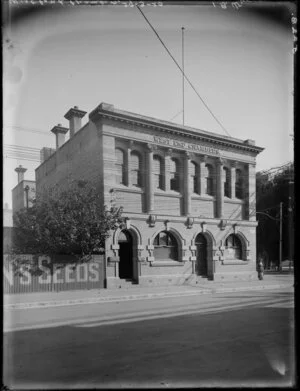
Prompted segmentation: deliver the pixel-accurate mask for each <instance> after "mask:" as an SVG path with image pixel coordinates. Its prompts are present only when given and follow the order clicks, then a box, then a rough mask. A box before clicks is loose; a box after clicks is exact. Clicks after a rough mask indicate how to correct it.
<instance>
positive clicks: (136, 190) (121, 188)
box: [113, 185, 144, 193]
mask: <svg viewBox="0 0 300 391" xmlns="http://www.w3.org/2000/svg"><path fill="white" fill-rule="evenodd" d="M113 190H114V191H124V192H126V193H144V190H143V189H141V188H139V187H134V186H130V187H128V186H121V185H119V186H118V187H115V188H114V189H113Z"/></svg>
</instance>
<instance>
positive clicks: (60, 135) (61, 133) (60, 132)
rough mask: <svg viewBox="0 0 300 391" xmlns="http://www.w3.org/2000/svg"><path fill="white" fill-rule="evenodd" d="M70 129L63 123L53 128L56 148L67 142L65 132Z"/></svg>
mask: <svg viewBox="0 0 300 391" xmlns="http://www.w3.org/2000/svg"><path fill="white" fill-rule="evenodd" d="M68 130H69V129H68V128H64V127H63V126H62V125H61V124H58V125H56V126H54V128H52V129H51V132H52V133H54V134H55V136H56V149H58V148H60V147H61V146H62V145H63V143H64V142H65V134H66V133H67V131H68Z"/></svg>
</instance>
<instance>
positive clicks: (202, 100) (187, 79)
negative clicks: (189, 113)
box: [136, 6, 230, 136]
mask: <svg viewBox="0 0 300 391" xmlns="http://www.w3.org/2000/svg"><path fill="white" fill-rule="evenodd" d="M136 8H137V9H138V10H139V11H140V13H141V14H142V16H143V17H144V19H145V20H146V22H147V23H148V24H149V26H150V27H151V29H152V30H153V32H154V34H155V35H156V36H157V38H158V39H159V41H160V42H161V44H162V45H163V47H164V48H165V49H166V51H167V52H168V54H169V56H170V57H171V58H172V60H173V61H174V63H175V64H176V66H177V68H178V69H179V70H180V72H181V73H182V75H183V76H184V78H185V80H186V81H187V82H188V83H189V85H190V86H191V87H192V89H193V90H194V92H195V93H196V94H197V96H198V98H199V99H200V100H201V102H202V103H203V104H204V106H205V107H206V109H207V110H208V111H209V112H210V114H211V115H212V116H213V118H214V119H215V120H216V122H217V123H218V124H219V125H220V126H221V128H222V129H223V130H224V132H225V133H226V134H227V135H228V136H230V134H229V133H228V131H227V130H226V129H225V127H224V126H223V125H222V124H221V122H220V121H219V120H218V118H217V117H216V116H215V115H214V113H213V112H212V111H211V109H210V108H209V107H208V106H207V104H206V103H205V101H204V99H203V98H202V97H201V96H200V94H199V93H198V91H197V90H196V88H195V87H194V86H193V84H192V82H191V81H190V80H189V78H188V77H187V76H186V74H185V73H184V72H183V70H182V69H181V67H180V65H179V64H178V62H177V61H176V60H175V58H174V57H173V55H172V54H171V52H170V51H169V49H168V48H167V46H166V45H165V44H164V42H163V40H162V39H161V38H160V36H159V35H158V33H157V32H156V30H155V28H154V27H153V26H152V24H151V23H150V22H149V20H148V19H147V18H146V16H145V14H144V13H143V11H142V10H141V9H140V7H139V6H137V7H136Z"/></svg>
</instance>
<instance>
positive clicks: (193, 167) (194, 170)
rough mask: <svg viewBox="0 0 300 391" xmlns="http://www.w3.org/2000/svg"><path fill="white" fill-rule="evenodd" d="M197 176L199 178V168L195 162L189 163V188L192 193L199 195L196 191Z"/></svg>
mask: <svg viewBox="0 0 300 391" xmlns="http://www.w3.org/2000/svg"><path fill="white" fill-rule="evenodd" d="M198 176H199V166H198V164H197V163H195V162H191V163H190V181H191V188H192V190H193V193H197V194H198V193H199V190H198Z"/></svg>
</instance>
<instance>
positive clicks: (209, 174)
mask: <svg viewBox="0 0 300 391" xmlns="http://www.w3.org/2000/svg"><path fill="white" fill-rule="evenodd" d="M205 168H206V174H205V175H206V176H205V179H206V194H208V195H213V168H212V166H211V165H210V164H206V165H205Z"/></svg>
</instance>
